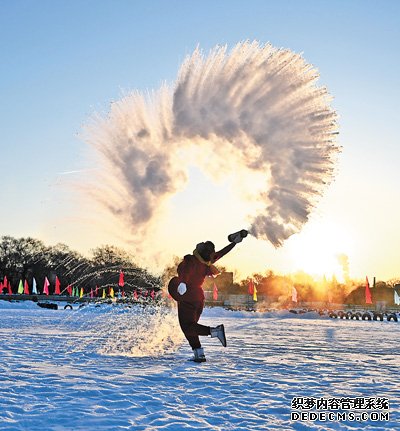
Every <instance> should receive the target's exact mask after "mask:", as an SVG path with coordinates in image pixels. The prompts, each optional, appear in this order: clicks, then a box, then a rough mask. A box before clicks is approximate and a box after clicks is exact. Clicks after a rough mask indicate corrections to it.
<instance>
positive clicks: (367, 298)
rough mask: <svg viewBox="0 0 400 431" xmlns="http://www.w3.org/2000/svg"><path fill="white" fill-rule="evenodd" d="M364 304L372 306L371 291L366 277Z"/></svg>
mask: <svg viewBox="0 0 400 431" xmlns="http://www.w3.org/2000/svg"><path fill="white" fill-rule="evenodd" d="M365 303H366V304H372V296H371V290H370V288H369V281H368V277H366V283H365Z"/></svg>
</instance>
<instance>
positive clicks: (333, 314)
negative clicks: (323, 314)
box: [329, 313, 337, 319]
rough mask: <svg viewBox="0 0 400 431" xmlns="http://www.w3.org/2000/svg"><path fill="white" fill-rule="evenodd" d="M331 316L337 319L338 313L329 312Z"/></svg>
mask: <svg viewBox="0 0 400 431" xmlns="http://www.w3.org/2000/svg"><path fill="white" fill-rule="evenodd" d="M329 317H330V318H331V319H337V314H336V313H329Z"/></svg>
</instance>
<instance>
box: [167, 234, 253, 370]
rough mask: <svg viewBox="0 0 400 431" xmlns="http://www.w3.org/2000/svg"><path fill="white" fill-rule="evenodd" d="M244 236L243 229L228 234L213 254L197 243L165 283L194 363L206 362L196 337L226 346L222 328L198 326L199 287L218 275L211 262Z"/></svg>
mask: <svg viewBox="0 0 400 431" xmlns="http://www.w3.org/2000/svg"><path fill="white" fill-rule="evenodd" d="M247 234H248V232H247V230H244V229H243V230H241V231H239V232H235V233H233V234H230V235H228V240H229V241H230V244H228V245H227V246H226V247H224V248H223V249H222V250H220V251H215V246H214V244H213V243H212V242H211V241H206V242H201V243H199V244H197V245H196V248H195V250H194V251H193V254H187V255H186V256H185V257H184V258H183V261H182V262H181V263H180V264H179V265H178V269H177V272H178V276H175V277H173V278H172V279H171V280H170V282H169V283H168V292H169V294H170V295H171V296H172V298H173V299H175V301H177V303H178V319H179V325H180V327H181V329H182V332H183V333H184V335H185V337H186V339H187V340H188V342H189V344H190V347H191V348H192V349H193V353H194V357H193V361H195V362H205V361H206V357H205V354H204V349H203V348H202V347H201V343H200V339H199V336H207V335H211V337H212V338H215V337H216V338H218V339H219V341H220V342H221V344H222V345H223V346H224V347H226V337H225V328H224V325H218V326H216V327H210V326H204V325H201V324H199V323H198V321H199V319H200V316H201V313H202V312H203V308H204V299H205V296H204V290H203V288H202V285H203V282H204V280H205V278H206V277H207V276H216V275H217V274H219V271H218V269H217V268H216V267H215V266H214V263H215V262H216V261H217V260H219V259H221V257H223V256H225V255H226V254H227V253H229V252H230V251H231V250H232V249H233V248H234V247H235V245H236V244H238V243H239V242H241V241H242V240H243V238H245V237H246V236H247Z"/></svg>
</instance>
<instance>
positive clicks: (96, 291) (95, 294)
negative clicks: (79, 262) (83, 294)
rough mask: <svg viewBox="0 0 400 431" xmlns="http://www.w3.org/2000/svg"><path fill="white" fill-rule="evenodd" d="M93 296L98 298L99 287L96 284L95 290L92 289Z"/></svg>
mask: <svg viewBox="0 0 400 431" xmlns="http://www.w3.org/2000/svg"><path fill="white" fill-rule="evenodd" d="M94 296H95V297H96V298H97V297H98V296H99V286H97V284H96V289H94Z"/></svg>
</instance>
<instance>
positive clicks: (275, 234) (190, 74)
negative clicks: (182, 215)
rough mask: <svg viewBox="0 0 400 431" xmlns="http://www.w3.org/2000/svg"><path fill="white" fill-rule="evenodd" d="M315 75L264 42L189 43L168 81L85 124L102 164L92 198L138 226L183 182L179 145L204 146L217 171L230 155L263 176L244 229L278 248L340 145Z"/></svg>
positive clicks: (320, 187) (325, 178) (325, 177)
mask: <svg viewBox="0 0 400 431" xmlns="http://www.w3.org/2000/svg"><path fill="white" fill-rule="evenodd" d="M318 77H319V75H318V72H317V71H316V69H315V68H314V67H313V66H312V65H310V64H308V63H306V61H305V60H304V59H303V58H302V56H300V55H298V54H295V53H293V52H291V51H290V50H286V49H276V48H274V47H272V46H271V45H270V44H266V45H260V44H259V43H258V42H252V43H250V42H243V43H239V44H237V45H236V46H235V47H234V48H233V49H232V50H231V51H230V52H228V50H227V48H226V47H216V48H215V49H213V50H212V51H211V52H210V53H209V54H208V55H204V54H203V53H202V52H201V51H200V49H196V50H195V51H194V52H193V54H192V55H190V56H188V57H187V58H186V59H185V61H184V62H183V64H182V66H181V67H180V70H179V72H178V77H177V80H176V82H175V83H174V84H173V85H171V86H163V87H162V88H161V89H160V90H159V91H157V92H153V93H151V94H146V95H144V94H141V93H139V92H132V93H131V94H128V95H126V96H125V97H123V98H122V99H121V100H119V101H117V102H114V103H113V104H112V107H111V110H110V112H109V113H108V114H107V115H104V116H97V117H95V118H93V119H92V121H91V122H90V124H88V125H87V127H86V134H85V139H86V141H87V142H88V143H89V144H90V145H92V146H93V147H94V148H95V149H96V151H97V153H98V155H100V159H101V163H102V165H103V170H102V172H103V174H102V177H101V179H100V178H99V179H98V180H97V181H96V185H95V188H96V192H97V193H96V195H97V196H98V199H99V200H101V201H102V203H103V204H104V205H105V206H106V207H107V208H108V210H110V211H111V212H112V213H113V214H115V215H116V216H117V217H118V218H120V219H121V220H123V221H124V223H126V225H127V226H130V227H131V228H132V227H134V228H135V229H141V230H142V231H144V232H145V231H146V229H147V228H148V227H149V226H150V225H151V223H153V222H154V221H155V220H156V218H157V216H158V214H159V208H161V207H162V206H163V204H164V203H165V202H166V201H168V199H169V198H171V197H172V196H173V195H175V194H176V193H178V192H179V191H180V190H181V189H182V187H183V186H184V184H185V181H186V178H187V166H186V165H185V163H183V162H182V158H180V157H179V156H178V154H179V152H180V150H182V149H184V148H186V147H188V146H193V147H197V148H198V149H199V148H200V149H201V148H204V149H206V148H207V150H208V151H212V153H213V157H215V159H214V164H215V163H216V164H217V165H219V166H220V167H221V171H224V170H229V166H230V163H229V161H230V158H232V159H235V161H237V160H239V161H240V164H241V165H242V166H243V168H245V169H246V170H247V171H248V172H261V173H265V178H266V181H265V184H266V189H265V190H263V191H261V192H260V193H259V196H258V200H259V202H262V209H261V210H260V211H259V212H258V213H257V214H249V217H250V228H249V229H250V232H251V233H252V234H253V235H255V236H256V237H258V238H261V239H268V240H269V241H270V242H271V243H272V244H273V245H275V246H280V245H281V244H282V243H283V242H284V241H285V240H286V239H287V238H288V237H289V236H291V235H292V234H294V233H296V232H299V231H300V230H301V228H302V226H303V225H304V223H306V222H307V220H308V218H309V215H310V212H311V211H312V209H313V207H314V205H315V204H316V202H317V201H318V197H319V196H321V194H322V193H323V191H324V189H325V188H326V186H327V184H329V183H330V182H331V180H332V179H333V176H334V170H335V162H336V157H337V154H338V152H339V151H340V148H339V146H338V144H337V142H336V136H337V123H336V119H337V116H336V113H335V111H334V110H333V109H332V108H331V107H330V102H331V98H330V96H329V94H328V92H327V90H326V89H325V88H324V87H320V86H318V85H317V80H318ZM214 166H215V165H214ZM202 168H204V166H202ZM243 172H245V170H244V171H243ZM241 174H242V171H241Z"/></svg>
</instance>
